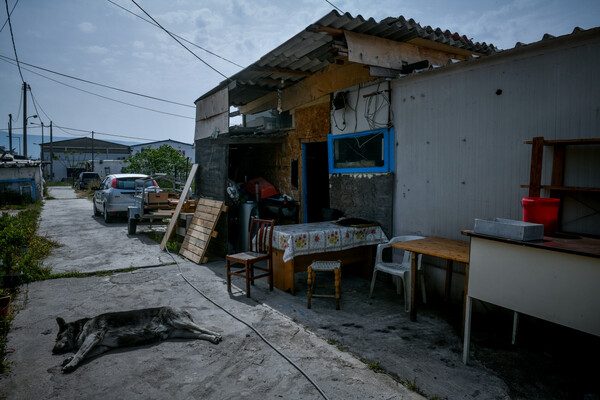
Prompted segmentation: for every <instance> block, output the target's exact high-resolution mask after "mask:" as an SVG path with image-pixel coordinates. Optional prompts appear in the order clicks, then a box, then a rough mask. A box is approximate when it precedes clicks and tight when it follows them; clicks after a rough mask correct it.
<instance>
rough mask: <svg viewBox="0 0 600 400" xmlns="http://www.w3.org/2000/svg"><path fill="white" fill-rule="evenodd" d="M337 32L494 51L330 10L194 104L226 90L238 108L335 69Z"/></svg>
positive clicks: (455, 37)
mask: <svg viewBox="0 0 600 400" xmlns="http://www.w3.org/2000/svg"><path fill="white" fill-rule="evenodd" d="M335 30H345V31H351V32H356V33H362V34H367V35H372V36H377V37H381V38H385V39H390V40H394V41H399V42H406V41H409V40H411V39H415V38H422V39H426V40H431V41H433V42H437V43H441V44H444V45H449V46H452V47H456V48H460V49H463V50H466V51H470V52H476V53H480V54H486V55H487V54H491V53H494V52H497V51H498V50H497V49H496V48H495V47H494V46H493V45H492V44H490V45H488V44H486V43H479V42H473V41H472V40H471V39H469V38H467V37H466V36H464V35H462V36H461V35H459V34H458V33H451V32H450V31H448V30H446V31H442V30H441V29H440V28H437V29H433V28H431V27H430V26H426V27H422V26H421V25H420V24H419V23H417V22H415V21H414V20H413V19H409V20H406V19H405V18H404V17H402V16H400V17H398V18H395V17H388V18H385V19H383V20H381V21H379V22H377V21H375V20H374V19H373V18H369V19H364V18H363V17H362V16H361V15H358V16H356V17H353V16H352V15H350V14H348V13H345V14H343V15H342V14H339V13H338V12H337V11H335V10H334V11H331V12H330V13H329V14H327V15H325V16H324V17H323V18H321V19H320V20H318V21H317V22H315V23H314V24H312V25H310V26H308V27H307V28H306V29H304V30H303V31H302V32H300V33H298V34H297V35H295V36H294V37H292V38H291V39H289V40H287V41H286V42H285V43H283V44H281V45H280V46H279V47H277V48H275V49H274V50H272V51H270V52H269V53H267V54H266V55H264V56H263V57H261V58H260V60H258V61H257V62H255V63H254V64H252V65H250V66H249V67H247V68H245V69H243V70H242V71H240V72H238V73H237V74H235V75H233V76H231V77H230V78H229V79H227V80H225V81H223V82H221V83H220V84H219V85H218V86H217V87H216V88H214V89H213V90H211V91H209V92H207V93H206V94H204V95H203V96H201V97H200V98H199V99H198V100H200V99H203V98H205V97H208V96H210V95H211V94H213V93H215V92H217V91H219V90H222V89H223V88H225V87H228V86H229V102H230V104H231V105H234V106H240V105H244V104H247V103H249V102H251V101H253V100H255V99H257V98H259V97H262V96H264V95H265V94H266V93H268V92H273V91H276V90H277V89H280V88H282V80H283V87H287V86H289V85H291V84H294V83H296V82H298V81H300V80H302V79H304V78H305V77H306V76H308V75H310V74H312V73H315V72H317V71H319V70H321V69H323V68H325V67H327V66H328V65H330V64H333V63H334V62H335V61H336V57H338V56H339V55H340V51H341V50H340V47H343V46H344V45H345V43H344V42H343V41H344V38H343V34H341V32H339V34H337V35H336V33H335ZM327 32H329V34H328V33H327Z"/></svg>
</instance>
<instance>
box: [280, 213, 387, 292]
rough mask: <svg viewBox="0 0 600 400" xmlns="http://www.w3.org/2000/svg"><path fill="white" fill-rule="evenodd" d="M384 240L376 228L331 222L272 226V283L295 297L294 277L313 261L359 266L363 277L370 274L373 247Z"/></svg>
mask: <svg viewBox="0 0 600 400" xmlns="http://www.w3.org/2000/svg"><path fill="white" fill-rule="evenodd" d="M387 241H388V239H387V237H386V235H385V233H383V230H382V229H381V227H380V226H368V227H366V226H365V227H355V226H342V225H338V224H334V223H332V222H331V221H325V222H313V223H308V224H296V225H276V226H275V228H274V231H273V249H272V251H273V280H274V282H273V283H274V285H275V287H277V288H278V289H281V290H283V291H286V290H290V291H291V292H292V294H295V286H294V274H295V273H296V272H301V271H306V270H307V268H308V265H310V263H312V261H313V260H321V261H333V260H340V261H341V262H342V267H344V266H345V265H348V264H357V263H359V264H360V265H361V266H362V268H360V269H361V270H362V271H361V272H362V274H363V276H365V277H366V279H370V274H372V273H373V247H374V246H375V245H377V244H379V243H385V242H387Z"/></svg>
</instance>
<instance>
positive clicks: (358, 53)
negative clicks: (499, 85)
mask: <svg viewBox="0 0 600 400" xmlns="http://www.w3.org/2000/svg"><path fill="white" fill-rule="evenodd" d="M344 35H345V36H346V42H347V43H348V60H350V61H352V62H356V63H362V64H367V65H374V66H378V67H384V68H391V69H402V68H403V67H404V66H406V65H407V64H413V63H417V62H420V61H423V60H428V61H429V63H430V64H433V65H446V64H447V63H448V61H449V60H451V59H457V60H466V59H467V58H468V56H467V55H465V54H459V52H446V51H441V50H437V49H432V48H427V47H422V46H418V45H415V44H411V43H406V42H397V41H394V40H389V39H384V38H380V37H377V36H371V35H364V34H362V33H354V32H348V31H346V32H344Z"/></svg>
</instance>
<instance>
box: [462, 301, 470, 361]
mask: <svg viewBox="0 0 600 400" xmlns="http://www.w3.org/2000/svg"><path fill="white" fill-rule="evenodd" d="M465 311H466V315H465V325H464V342H463V363H464V364H465V365H466V364H467V363H468V362H469V344H470V342H471V298H470V297H469V296H466V297H465Z"/></svg>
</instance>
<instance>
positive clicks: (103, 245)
mask: <svg viewBox="0 0 600 400" xmlns="http://www.w3.org/2000/svg"><path fill="white" fill-rule="evenodd" d="M48 193H49V194H50V195H51V196H52V197H54V198H55V200H46V202H45V205H44V208H43V210H42V215H41V217H40V227H39V232H40V234H42V235H46V236H48V237H50V238H51V239H53V240H54V241H56V242H58V243H59V244H60V245H61V246H60V247H58V248H55V249H54V250H53V251H52V254H51V255H50V257H48V258H47V259H46V260H45V261H44V265H45V266H48V267H51V268H52V272H53V273H60V272H74V271H77V272H83V273H86V272H99V271H115V270H123V269H127V268H132V267H150V266H160V265H165V264H170V263H173V260H172V259H171V257H169V256H168V255H167V254H166V253H165V252H163V251H161V250H160V246H159V244H158V243H156V242H155V241H153V240H152V239H150V238H148V237H147V236H146V235H141V234H137V235H131V236H130V235H128V234H127V220H126V219H124V218H123V219H115V220H113V222H110V223H108V224H107V223H106V222H104V220H103V219H102V217H95V216H94V212H93V210H92V202H91V201H90V200H88V199H82V198H77V196H76V194H75V191H74V190H73V189H72V188H71V187H68V186H54V187H49V188H48ZM143 228H144V227H140V232H142V231H143V230H144V229H143Z"/></svg>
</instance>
